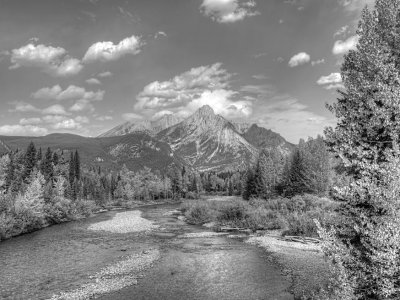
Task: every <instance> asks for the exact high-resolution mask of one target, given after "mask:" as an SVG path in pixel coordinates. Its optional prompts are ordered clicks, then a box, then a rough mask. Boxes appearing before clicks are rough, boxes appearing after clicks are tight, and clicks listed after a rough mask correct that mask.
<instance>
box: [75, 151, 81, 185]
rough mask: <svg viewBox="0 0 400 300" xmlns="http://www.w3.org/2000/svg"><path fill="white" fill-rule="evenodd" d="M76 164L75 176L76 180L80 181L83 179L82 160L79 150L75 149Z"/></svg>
mask: <svg viewBox="0 0 400 300" xmlns="http://www.w3.org/2000/svg"><path fill="white" fill-rule="evenodd" d="M74 165H75V166H74V168H75V171H74V173H75V178H76V180H78V181H79V180H80V179H81V161H80V158H79V153H78V151H77V150H76V151H75V157H74Z"/></svg>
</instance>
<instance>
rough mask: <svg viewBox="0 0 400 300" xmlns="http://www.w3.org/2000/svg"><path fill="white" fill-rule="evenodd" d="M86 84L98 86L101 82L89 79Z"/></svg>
mask: <svg viewBox="0 0 400 300" xmlns="http://www.w3.org/2000/svg"><path fill="white" fill-rule="evenodd" d="M86 83H87V84H97V85H99V84H101V82H100V80H98V79H97V78H89V79H87V80H86Z"/></svg>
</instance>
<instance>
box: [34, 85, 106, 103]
mask: <svg viewBox="0 0 400 300" xmlns="http://www.w3.org/2000/svg"><path fill="white" fill-rule="evenodd" d="M104 93H105V92H104V91H103V90H98V91H96V92H93V91H86V89H85V88H83V87H79V86H75V85H70V86H69V87H68V88H66V89H65V90H62V88H61V87H60V86H59V85H55V86H53V87H45V88H41V89H40V90H38V91H36V92H35V93H33V94H32V98H34V99H45V100H57V101H63V100H82V99H84V100H87V101H101V100H103V98H104Z"/></svg>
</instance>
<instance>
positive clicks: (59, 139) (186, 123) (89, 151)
mask: <svg viewBox="0 0 400 300" xmlns="http://www.w3.org/2000/svg"><path fill="white" fill-rule="evenodd" d="M30 141H33V142H34V143H35V144H36V145H37V147H42V148H43V149H46V148H47V147H50V148H52V149H53V150H60V151H61V150H64V151H74V150H75V149H76V150H78V151H79V152H80V155H81V160H82V163H83V164H84V165H85V164H86V165H96V166H97V165H99V166H102V167H104V168H106V169H109V170H119V169H120V168H121V167H122V166H123V165H124V164H125V165H126V166H127V167H128V168H130V169H132V170H139V169H142V168H144V167H149V168H151V169H153V170H160V171H161V172H164V171H165V170H166V169H167V168H168V166H170V165H171V164H173V163H175V164H178V165H186V166H187V167H189V168H193V169H196V170H199V171H210V170H213V171H225V170H235V169H238V168H239V169H243V168H246V167H247V166H248V165H249V164H252V163H253V162H255V161H256V159H257V156H258V155H259V153H260V151H261V150H263V149H278V150H279V151H280V152H281V153H282V154H284V155H287V154H289V153H290V152H291V151H292V150H293V148H294V145H293V144H291V143H289V142H287V141H286V140H285V139H284V138H283V137H282V136H280V135H279V134H278V133H275V132H273V131H272V130H269V129H266V128H263V127H260V126H258V125H256V124H249V123H232V122H230V121H228V120H226V119H225V118H223V117H222V116H220V115H217V114H215V113H214V111H213V109H212V108H211V107H210V106H208V105H206V106H203V107H201V108H200V109H198V110H197V111H196V112H195V113H194V114H193V115H191V116H190V117H188V118H186V119H184V120H180V119H179V118H177V117H176V116H174V115H165V116H163V117H162V118H160V119H159V120H157V121H141V122H137V123H130V122H127V123H124V124H122V125H119V126H117V127H115V128H113V129H111V130H109V131H107V132H106V133H104V134H102V135H101V136H99V137H97V138H89V137H82V136H78V135H73V134H50V135H47V136H43V137H15V136H14V137H10V136H0V154H1V153H6V152H9V151H10V150H15V149H17V148H18V149H23V150H25V149H26V147H27V146H28V144H29V142H30Z"/></svg>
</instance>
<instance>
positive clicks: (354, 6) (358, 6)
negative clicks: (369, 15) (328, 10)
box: [338, 0, 375, 12]
mask: <svg viewBox="0 0 400 300" xmlns="http://www.w3.org/2000/svg"><path fill="white" fill-rule="evenodd" d="M338 3H339V5H340V6H342V7H343V8H344V9H345V10H346V11H348V12H359V11H361V10H362V9H363V8H364V7H365V6H366V5H368V7H369V8H373V7H374V3H375V0H338Z"/></svg>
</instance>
